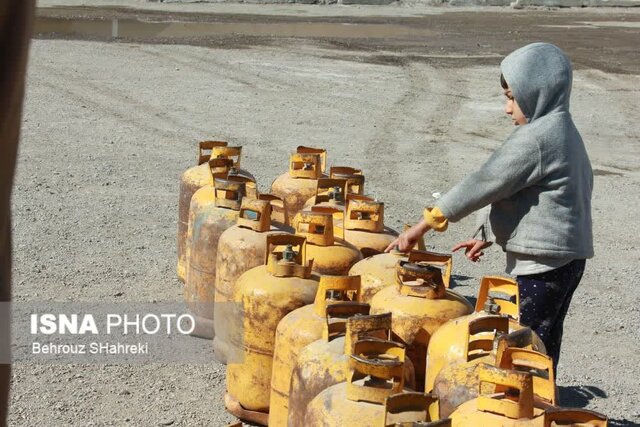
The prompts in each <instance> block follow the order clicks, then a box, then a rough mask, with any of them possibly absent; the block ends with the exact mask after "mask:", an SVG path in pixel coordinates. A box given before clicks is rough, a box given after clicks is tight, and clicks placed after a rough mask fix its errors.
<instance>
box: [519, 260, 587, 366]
mask: <svg viewBox="0 0 640 427" xmlns="http://www.w3.org/2000/svg"><path fill="white" fill-rule="evenodd" d="M584 266H585V260H584V259H576V260H573V261H571V262H570V263H569V264H566V265H563V266H562V267H560V268H556V269H555V270H551V271H547V272H544V273H539V274H531V275H526V276H518V277H517V281H518V287H519V290H520V323H522V324H523V325H525V326H529V327H530V328H531V329H532V330H533V331H534V332H535V333H536V334H538V336H539V337H540V338H541V339H542V342H544V345H545V346H546V347H547V354H548V355H549V356H551V358H552V359H553V366H554V371H555V370H556V369H557V366H558V359H559V358H560V344H561V342H562V324H563V323H564V318H565V316H566V315H567V311H568V310H569V304H570V303H571V297H572V296H573V292H574V291H575V290H576V288H577V287H578V284H579V283H580V279H582V273H583V272H584Z"/></svg>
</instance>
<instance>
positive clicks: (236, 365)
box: [225, 234, 319, 424]
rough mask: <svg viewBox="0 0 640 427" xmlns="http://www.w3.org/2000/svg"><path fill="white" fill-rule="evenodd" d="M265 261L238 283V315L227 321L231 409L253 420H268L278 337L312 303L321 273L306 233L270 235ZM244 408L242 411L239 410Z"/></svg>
mask: <svg viewBox="0 0 640 427" xmlns="http://www.w3.org/2000/svg"><path fill="white" fill-rule="evenodd" d="M267 245H268V248H270V249H268V251H267V253H268V254H269V255H268V256H267V259H266V262H265V265H262V266H260V267H254V268H252V269H251V270H249V271H246V272H245V273H244V274H242V275H241V276H240V277H239V278H238V280H237V282H236V286H235V291H234V296H233V302H234V303H235V304H234V306H235V308H236V310H237V311H236V313H235V314H234V315H232V316H230V318H229V319H227V320H228V324H227V329H228V331H229V333H228V337H229V339H230V343H229V344H230V345H229V353H228V360H227V395H226V397H225V402H226V405H227V409H228V410H229V411H230V412H231V413H232V414H234V415H236V416H238V417H240V418H243V419H246V420H247V421H251V422H256V423H259V424H266V422H267V418H268V411H269V397H270V396H269V393H270V386H271V371H272V366H273V352H274V349H275V335H276V328H277V326H278V323H279V322H280V320H282V318H283V317H284V316H286V315H287V314H288V313H290V312H292V311H293V310H295V309H297V308H300V307H302V306H304V305H307V304H311V303H312V302H313V300H314V297H315V295H316V292H317V289H318V280H319V277H318V276H317V275H315V274H313V273H312V264H313V262H312V261H307V254H306V246H307V244H306V241H305V238H304V237H300V236H295V235H288V234H274V235H270V236H267ZM238 409H241V410H238Z"/></svg>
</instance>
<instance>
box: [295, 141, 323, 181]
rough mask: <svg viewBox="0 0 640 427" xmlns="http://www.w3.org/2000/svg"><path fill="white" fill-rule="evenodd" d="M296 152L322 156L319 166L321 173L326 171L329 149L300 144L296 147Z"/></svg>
mask: <svg viewBox="0 0 640 427" xmlns="http://www.w3.org/2000/svg"><path fill="white" fill-rule="evenodd" d="M296 153H300V154H315V155H318V156H319V157H320V165H319V166H320V172H321V174H322V173H324V171H325V170H326V169H327V150H325V149H324V148H313V147H306V146H304V145H299V146H297V147H296ZM318 178H319V177H318Z"/></svg>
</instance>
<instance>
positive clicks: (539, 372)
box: [496, 347, 557, 406]
mask: <svg viewBox="0 0 640 427" xmlns="http://www.w3.org/2000/svg"><path fill="white" fill-rule="evenodd" d="M496 365H497V366H498V367H499V368H502V369H513V370H516V371H519V372H528V373H530V374H531V375H532V381H533V394H534V396H535V397H536V398H538V399H539V400H541V401H542V403H543V404H546V405H551V406H553V405H555V404H556V400H557V396H556V383H555V378H554V374H553V359H551V357H549V356H547V355H546V354H542V353H539V352H537V351H534V350H528V349H524V348H518V347H508V348H506V349H505V350H504V351H503V352H502V354H501V355H500V359H499V360H498V362H497V363H496Z"/></svg>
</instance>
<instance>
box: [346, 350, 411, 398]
mask: <svg viewBox="0 0 640 427" xmlns="http://www.w3.org/2000/svg"><path fill="white" fill-rule="evenodd" d="M404 361H405V348H404V346H402V345H401V344H398V343H396V342H393V341H388V340H379V339H364V340H360V341H358V342H357V343H356V344H355V346H354V352H353V354H352V355H351V358H350V359H349V368H350V372H349V375H348V378H347V399H349V400H351V401H355V402H370V403H378V404H384V402H385V400H386V399H387V397H389V396H391V395H393V394H396V393H400V392H402V390H403V388H404Z"/></svg>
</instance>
